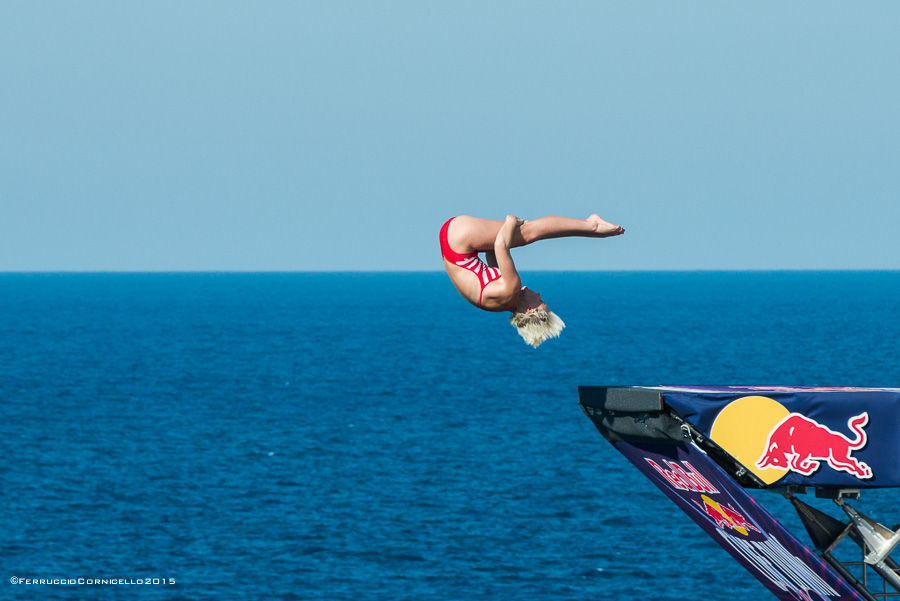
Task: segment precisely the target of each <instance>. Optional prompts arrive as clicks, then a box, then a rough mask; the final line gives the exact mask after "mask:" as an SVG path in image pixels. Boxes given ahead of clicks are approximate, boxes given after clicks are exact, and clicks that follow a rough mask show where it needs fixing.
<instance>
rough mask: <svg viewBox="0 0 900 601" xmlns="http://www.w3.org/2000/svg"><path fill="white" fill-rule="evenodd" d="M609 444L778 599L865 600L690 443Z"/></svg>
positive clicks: (619, 442) (621, 442) (816, 600)
mask: <svg viewBox="0 0 900 601" xmlns="http://www.w3.org/2000/svg"><path fill="white" fill-rule="evenodd" d="M613 446H615V447H616V448H617V449H618V450H619V451H620V452H621V453H622V454H623V455H625V457H627V458H628V459H629V460H630V461H631V462H632V463H633V464H634V465H635V466H636V467H637V468H638V469H640V470H641V472H643V473H644V474H645V475H646V476H647V477H648V478H650V480H651V481H652V482H653V483H654V484H655V485H656V486H658V487H659V488H660V489H661V490H662V491H663V492H664V493H665V494H666V496H668V497H669V498H670V499H672V501H674V502H675V504H676V505H678V506H679V507H680V508H681V509H682V510H683V511H684V512H685V513H687V515H688V516H690V518H691V519H692V520H693V521H694V522H696V523H697V525H698V526H700V527H701V528H703V530H704V531H706V532H707V533H708V534H709V535H710V536H711V537H712V538H713V540H715V541H716V542H717V543H718V544H719V545H720V546H721V547H722V548H723V549H725V551H727V552H728V553H729V554H730V555H731V556H732V557H733V558H734V559H736V560H737V561H738V562H740V563H741V565H743V566H744V567H745V568H746V569H747V570H749V571H750V573H751V574H753V576H755V577H756V578H757V579H758V580H759V581H760V583H761V584H762V585H763V586H765V587H766V588H767V589H768V590H769V591H770V592H771V593H772V594H774V595H775V597H777V598H778V599H780V600H781V601H863V597H861V596H860V595H859V594H858V593H857V592H856V591H854V590H853V588H852V587H851V586H850V585H849V584H848V583H847V582H846V581H845V580H843V579H842V578H841V577H840V576H839V575H838V574H837V573H836V572H834V570H833V569H832V568H831V567H829V566H828V565H827V564H826V563H825V562H824V561H823V560H822V559H821V558H820V557H819V556H817V555H816V554H815V553H814V552H813V551H812V550H810V549H809V548H808V547H806V546H805V545H803V544H802V543H801V542H800V541H799V540H798V539H797V538H796V537H795V536H794V535H793V534H792V533H791V532H790V531H788V530H787V529H785V528H784V527H783V526H782V525H781V524H780V523H779V522H778V521H777V520H775V518H774V517H773V516H772V515H771V514H770V513H769V512H768V511H766V509H765V508H764V507H762V506H761V505H759V504H758V503H757V502H756V501H755V500H754V499H753V498H752V497H751V496H750V495H748V494H747V493H746V491H744V490H743V489H742V488H741V487H740V486H738V485H737V484H736V483H734V482H733V481H731V480H730V479H729V476H728V475H726V473H725V472H723V471H722V468H721V467H719V466H718V465H716V464H715V463H714V462H713V461H712V460H711V459H710V458H709V457H708V456H707V455H706V454H705V453H704V452H703V451H702V450H701V449H699V448H698V447H697V446H695V445H694V444H688V445H684V446H679V445H675V446H673V445H655V444H649V443H629V442H624V441H615V442H613ZM685 475H689V476H690V477H689V478H687V477H685ZM701 482H703V483H705V484H703V485H701V484H700V483H701ZM701 486H702V488H709V489H713V490H715V491H716V492H715V493H712V492H706V491H703V490H701Z"/></svg>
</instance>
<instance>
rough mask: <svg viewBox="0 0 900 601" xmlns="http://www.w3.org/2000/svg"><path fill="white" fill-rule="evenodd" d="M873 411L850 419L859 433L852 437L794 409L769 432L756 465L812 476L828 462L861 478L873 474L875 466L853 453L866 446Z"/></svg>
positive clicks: (851, 424)
mask: <svg viewBox="0 0 900 601" xmlns="http://www.w3.org/2000/svg"><path fill="white" fill-rule="evenodd" d="M868 423H869V414H868V413H866V412H863V413H861V414H859V415H857V416H855V417H851V418H850V419H849V420H847V427H848V428H849V429H850V431H851V432H853V433H854V434H855V437H854V438H853V439H852V440H851V439H850V438H848V437H847V436H845V435H843V434H841V433H840V432H835V431H833V430H831V429H830V428H828V427H826V426H823V425H822V424H820V423H818V422H817V421H815V420H812V419H810V418H808V417H806V416H805V415H801V414H799V413H791V414H789V415H788V416H787V417H785V418H784V419H783V420H781V421H780V422H779V423H778V424H777V425H776V426H775V427H774V428H773V429H772V431H771V432H770V433H769V436H768V439H767V440H766V446H765V451H764V452H763V454H762V456H761V457H760V458H759V459H758V460H757V461H756V464H755V465H756V467H758V468H768V467H775V468H781V469H789V470H791V471H794V472H797V473H799V474H802V475H804V476H810V475H812V474H813V473H814V472H816V471H817V470H818V469H819V468H820V467H821V465H822V462H823V461H824V462H826V463H827V464H828V466H829V467H831V468H832V469H834V470H837V471H842V472H847V473H849V474H852V475H854V476H856V477H857V478H860V479H868V478H871V477H872V468H870V467H869V466H868V465H867V464H865V463H863V462H862V461H859V460H858V459H856V458H855V457H851V453H853V451H858V450H859V449H862V448H863V447H865V446H866V444H867V442H868V436H867V435H866V431H865V430H864V429H863V428H865V426H866V425H867V424H868Z"/></svg>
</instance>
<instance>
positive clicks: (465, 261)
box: [441, 217, 502, 307]
mask: <svg viewBox="0 0 900 601" xmlns="http://www.w3.org/2000/svg"><path fill="white" fill-rule="evenodd" d="M454 219H456V218H455V217H451V218H450V219H448V220H447V223H445V224H444V227H442V228H441V256H442V257H444V258H445V259H447V260H448V261H450V262H451V263H453V264H454V265H458V266H460V267H462V268H463V269H468V270H469V271H471V272H472V273H474V274H475V275H477V276H478V283H479V284H481V293H480V294H479V295H478V306H479V307H480V306H481V298H482V297H483V296H484V288H485V286H487V285H488V284H490V283H491V282H493V281H494V280H497V279H500V277H502V276H501V275H500V270H499V269H497V268H496V267H488V266H487V265H485V263H484V261H482V260H481V259H479V258H478V253H470V254H467V255H463V254H460V253H458V252H456V251H454V250H453V249H452V248H450V242H449V241H448V240H447V231H448V230H449V229H450V222H451V221H453V220H454Z"/></svg>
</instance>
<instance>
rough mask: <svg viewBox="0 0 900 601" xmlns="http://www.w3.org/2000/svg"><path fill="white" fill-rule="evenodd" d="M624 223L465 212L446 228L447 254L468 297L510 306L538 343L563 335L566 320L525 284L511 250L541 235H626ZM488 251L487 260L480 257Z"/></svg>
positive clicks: (490, 305)
mask: <svg viewBox="0 0 900 601" xmlns="http://www.w3.org/2000/svg"><path fill="white" fill-rule="evenodd" d="M624 233H625V230H624V229H623V228H621V227H619V226H618V225H613V224H612V223H609V222H608V221H604V220H603V219H601V218H600V216H598V215H591V216H590V217H588V218H587V219H572V218H569V217H541V218H540V219H535V220H534V221H522V220H521V219H519V218H518V217H515V216H513V215H508V216H507V217H506V221H495V220H490V219H479V218H477V217H469V216H466V215H461V216H459V217H452V218H450V219H449V220H448V221H447V222H446V223H445V224H444V226H443V227H442V228H441V234H440V241H441V256H443V258H444V268H445V269H446V270H447V275H449V276H450V280H451V281H452V282H453V285H454V286H456V289H457V290H458V291H459V293H460V294H461V295H462V296H463V298H465V299H466V300H467V301H469V302H470V303H472V304H473V305H475V306H476V307H478V308H480V309H484V310H485V311H494V312H500V311H510V312H511V313H512V316H511V317H510V318H509V322H510V323H511V324H513V325H514V326H515V327H516V329H517V330H518V332H519V335H520V336H522V338H523V339H524V340H525V342H526V343H528V344H530V345H531V346H533V347H535V348H537V347H538V345H540V344H541V343H542V342H543V341H544V340H546V339H547V338H551V337H556V336H559V333H560V332H561V331H562V329H563V328H564V327H566V324H564V323H563V321H562V320H561V319H560V318H559V317H557V316H556V315H555V314H554V313H552V312H551V311H549V310H547V304H546V303H544V302H543V301H542V300H541V295H540V294H538V293H537V292H534V291H533V290H530V289H528V288H527V287H525V286H522V280H521V279H520V278H519V273H518V272H517V271H516V266H515V264H514V263H513V260H512V255H510V252H509V250H510V249H511V248H516V247H519V246H525V245H526V244H531V243H532V242H537V241H538V240H547V239H549V238H565V237H571V236H580V237H585V238H608V237H610V236H618V235H620V234H624ZM479 252H484V253H485V259H486V262H484V261H482V260H481V259H480V258H478V253H479Z"/></svg>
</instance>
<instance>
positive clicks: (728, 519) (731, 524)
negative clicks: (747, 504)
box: [693, 495, 760, 536]
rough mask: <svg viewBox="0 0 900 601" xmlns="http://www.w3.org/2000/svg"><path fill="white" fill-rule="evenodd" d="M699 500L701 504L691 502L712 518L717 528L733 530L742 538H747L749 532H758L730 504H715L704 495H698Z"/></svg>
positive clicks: (757, 529)
mask: <svg viewBox="0 0 900 601" xmlns="http://www.w3.org/2000/svg"><path fill="white" fill-rule="evenodd" d="M700 499H701V500H702V501H703V502H702V503H700V502H699V501H693V502H694V504H695V505H696V506H697V507H699V508H700V509H701V510H703V511H704V512H705V513H706V515H708V516H709V517H710V518H712V520H713V521H714V522H715V523H716V526H718V527H719V528H722V529H725V528H728V529H729V530H734V531H736V532H739V533H741V534H743V535H744V536H749V535H750V532H751V531H753V532H759V531H760V530H759V528H757V527H756V526H754V525H753V524H751V523H750V522H749V521H748V520H747V518H745V517H744V516H743V514H741V513H740V512H739V511H737V510H736V509H735V508H734V507H732V506H731V504H730V503H728V504H723V503H717V502H716V501H714V500H712V499H710V498H709V497H707V496H706V495H700Z"/></svg>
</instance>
